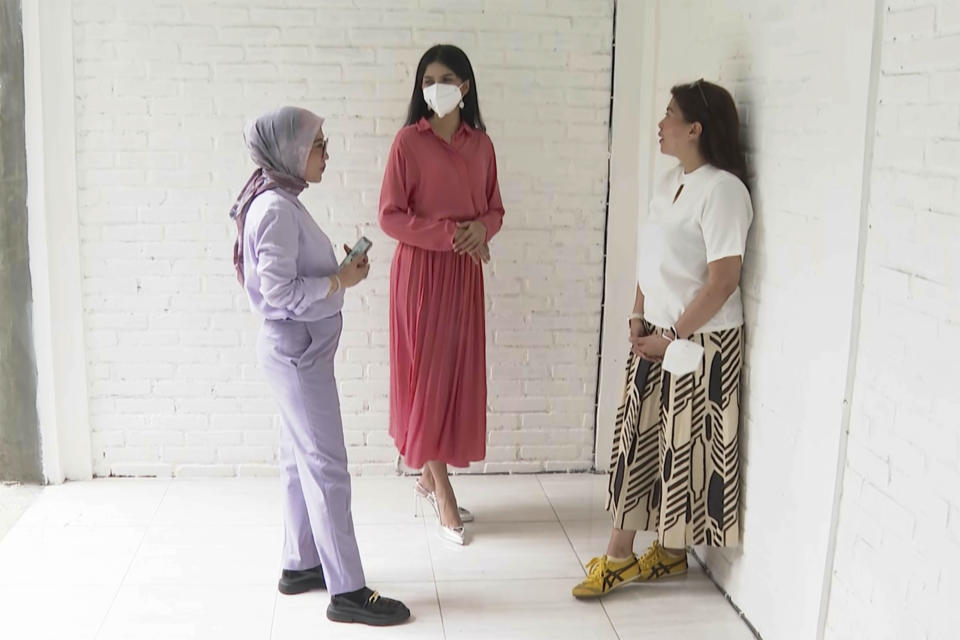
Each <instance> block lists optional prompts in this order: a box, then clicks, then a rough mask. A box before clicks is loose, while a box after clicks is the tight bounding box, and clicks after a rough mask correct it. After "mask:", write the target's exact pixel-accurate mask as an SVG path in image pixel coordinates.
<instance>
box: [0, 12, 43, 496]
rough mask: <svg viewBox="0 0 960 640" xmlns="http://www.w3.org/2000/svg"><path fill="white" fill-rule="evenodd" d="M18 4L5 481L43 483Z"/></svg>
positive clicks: (1, 272) (9, 112)
mask: <svg viewBox="0 0 960 640" xmlns="http://www.w3.org/2000/svg"><path fill="white" fill-rule="evenodd" d="M25 145H26V143H25V138H24V95H23V36H22V34H21V31H20V3H19V2H15V1H10V0H3V1H0V300H2V301H3V302H2V304H0V481H7V480H16V481H21V482H31V483H39V482H41V481H42V479H43V474H42V469H41V462H40V433H39V429H38V424H39V423H38V419H37V370H36V361H35V359H34V353H33V337H32V331H31V317H32V315H31V297H30V262H29V256H28V252H27V157H26V146H25Z"/></svg>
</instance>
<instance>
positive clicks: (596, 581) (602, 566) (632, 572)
mask: <svg viewBox="0 0 960 640" xmlns="http://www.w3.org/2000/svg"><path fill="white" fill-rule="evenodd" d="M587 570H588V571H589V572H590V573H589V574H587V577H586V579H585V580H584V581H583V582H581V583H580V584H578V585H577V586H575V587H574V588H573V597H575V598H599V597H600V596H603V595H606V594H608V593H610V592H611V591H613V590H614V589H616V588H617V587H621V586H623V585H625V584H627V583H628V582H633V581H634V580H636V579H637V578H639V577H640V563H639V561H638V560H637V556H635V555H634V556H631V557H630V559H629V560H626V561H624V562H612V561H611V560H610V559H609V558H607V556H605V555H603V556H600V557H599V558H593V559H592V560H590V562H588V563H587Z"/></svg>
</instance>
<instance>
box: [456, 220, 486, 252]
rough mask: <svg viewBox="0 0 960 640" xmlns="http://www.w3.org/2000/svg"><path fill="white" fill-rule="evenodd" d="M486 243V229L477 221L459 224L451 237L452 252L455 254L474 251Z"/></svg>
mask: <svg viewBox="0 0 960 640" xmlns="http://www.w3.org/2000/svg"><path fill="white" fill-rule="evenodd" d="M486 241H487V228H486V227H485V226H483V223H482V222H480V221H479V220H471V221H469V222H461V223H460V224H458V225H457V232H456V233H455V234H454V236H453V250H454V251H456V252H457V253H470V252H471V251H476V250H477V249H479V248H480V247H481V246H483V244H484V243H485V242H486Z"/></svg>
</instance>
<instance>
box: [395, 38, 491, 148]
mask: <svg viewBox="0 0 960 640" xmlns="http://www.w3.org/2000/svg"><path fill="white" fill-rule="evenodd" d="M433 62H439V63H441V64H443V65H444V66H446V67H448V68H449V69H450V70H451V71H453V72H454V73H455V74H457V77H459V78H460V79H461V80H464V81H466V80H469V81H470V91H469V93H467V95H465V96H464V97H463V109H462V110H461V111H460V117H461V118H462V119H463V121H464V122H466V123H467V124H468V125H470V126H471V127H473V128H474V129H479V130H480V131H486V130H487V127H486V125H485V124H483V118H482V117H480V100H479V99H478V98H477V79H476V77H475V76H474V75H473V65H471V64H470V58H468V57H467V54H466V53H464V52H463V49H461V48H460V47H457V46H454V45H452V44H437V45H434V46H432V47H430V48H429V49H427V52H426V53H424V54H423V57H421V58H420V64H418V65H417V73H416V75H415V76H414V78H413V94H412V95H411V96H410V107H409V108H408V109H407V122H406V124H407V125H411V124H416V123H417V122H419V121H420V118H429V117H430V113H431V111H430V107H428V106H427V103H426V101H425V100H424V99H423V74H424V73H425V72H426V70H427V67H428V66H429V65H430V64H431V63H433Z"/></svg>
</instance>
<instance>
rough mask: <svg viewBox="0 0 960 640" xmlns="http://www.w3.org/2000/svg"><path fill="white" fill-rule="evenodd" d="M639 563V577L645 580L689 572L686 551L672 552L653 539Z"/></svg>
mask: <svg viewBox="0 0 960 640" xmlns="http://www.w3.org/2000/svg"><path fill="white" fill-rule="evenodd" d="M639 563H640V573H639V575H638V577H637V579H638V580H642V581H644V582H649V581H651V580H660V579H661V578H670V577H673V576H682V575H683V574H685V573H686V572H687V554H686V552H685V551H683V552H680V553H679V554H673V553H670V552H669V551H667V550H666V549H664V548H663V547H661V546H660V543H659V542H658V541H656V540H654V541H653V544H652V545H650V548H649V549H647V552H646V553H645V554H643V555H642V556H640V560H639Z"/></svg>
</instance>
